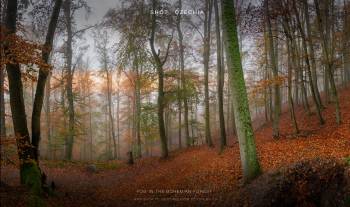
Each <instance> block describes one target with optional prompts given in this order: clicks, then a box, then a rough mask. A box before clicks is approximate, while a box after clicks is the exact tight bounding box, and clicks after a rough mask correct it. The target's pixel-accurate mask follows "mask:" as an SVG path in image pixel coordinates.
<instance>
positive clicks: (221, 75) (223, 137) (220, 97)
mask: <svg viewBox="0 0 350 207" xmlns="http://www.w3.org/2000/svg"><path fill="white" fill-rule="evenodd" d="M214 10H215V28H216V57H217V61H216V62H217V85H218V86H217V87H218V89H217V90H218V106H219V122H220V151H223V150H224V147H225V146H226V145H227V144H226V129H225V117H224V92H223V90H224V70H223V67H222V60H221V58H222V57H221V56H222V54H221V52H222V50H221V34H220V18H219V6H218V0H214Z"/></svg>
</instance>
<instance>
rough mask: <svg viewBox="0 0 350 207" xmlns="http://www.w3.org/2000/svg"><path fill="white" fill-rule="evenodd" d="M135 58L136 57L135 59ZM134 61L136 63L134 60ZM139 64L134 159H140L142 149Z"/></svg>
mask: <svg viewBox="0 0 350 207" xmlns="http://www.w3.org/2000/svg"><path fill="white" fill-rule="evenodd" d="M135 58H137V57H135ZM136 61H138V60H137V59H136ZM138 67H139V64H138V63H136V65H135V70H136V71H135V72H136V80H135V107H136V108H135V109H136V120H135V122H136V123H135V124H136V141H137V151H136V155H135V157H137V158H140V157H142V148H141V123H140V122H141V117H140V116H141V91H140V90H141V82H140V70H139V68H138Z"/></svg>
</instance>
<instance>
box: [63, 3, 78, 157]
mask: <svg viewBox="0 0 350 207" xmlns="http://www.w3.org/2000/svg"><path fill="white" fill-rule="evenodd" d="M71 1H72V0H65V3H64V14H65V20H66V26H67V42H66V47H67V48H66V59H67V83H66V90H67V100H68V117H69V118H68V135H67V148H66V159H67V160H71V159H72V154H73V144H74V133H75V129H74V128H75V112H74V95H73V75H74V74H73V68H72V58H73V49H72V44H73V31H72V17H71V3H72V2H71Z"/></svg>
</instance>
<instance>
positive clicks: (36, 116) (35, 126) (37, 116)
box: [32, 0, 62, 161]
mask: <svg viewBox="0 0 350 207" xmlns="http://www.w3.org/2000/svg"><path fill="white" fill-rule="evenodd" d="M61 5H62V0H56V2H55V6H54V8H53V12H52V16H51V19H50V23H49V28H48V31H47V34H46V40H45V44H44V47H45V50H43V52H42V60H43V62H44V63H46V64H48V63H49V57H50V53H51V50H52V45H53V39H54V36H55V31H56V27H57V22H58V17H59V13H60V10H61ZM49 73H50V69H49V68H43V67H41V68H40V69H39V78H38V82H37V86H36V92H35V99H34V104H33V112H32V144H33V147H34V153H35V154H34V156H35V160H36V161H38V159H39V142H40V139H41V129H40V120H41V111H42V107H43V102H44V94H45V85H46V80H47V76H48V75H49Z"/></svg>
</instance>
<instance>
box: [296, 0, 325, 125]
mask: <svg viewBox="0 0 350 207" xmlns="http://www.w3.org/2000/svg"><path fill="white" fill-rule="evenodd" d="M292 5H293V9H294V12H295V16H296V19H297V26H298V29H299V32H300V35H301V40H302V45H303V51H304V56H305V62H306V71H307V75H308V78H309V83H310V84H309V85H310V89H311V95H312V99H313V101H314V103H315V105H316V114H317V117H318V120H319V122H320V124H321V125H322V124H324V119H323V117H322V113H321V106H320V100H318V99H317V95H316V92H315V91H316V89H315V88H314V86H315V85H314V83H313V80H314V79H313V78H312V72H311V66H310V60H309V53H308V50H307V44H306V35H305V32H304V30H303V27H302V23H301V21H300V17H299V13H298V10H297V8H296V4H295V0H293V2H292Z"/></svg>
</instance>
